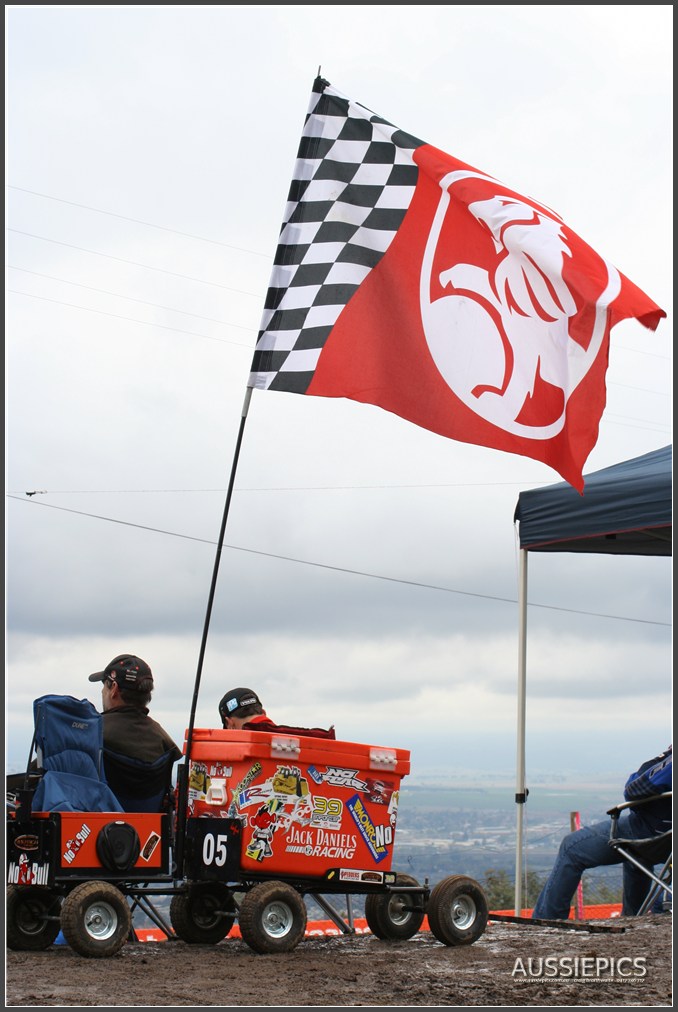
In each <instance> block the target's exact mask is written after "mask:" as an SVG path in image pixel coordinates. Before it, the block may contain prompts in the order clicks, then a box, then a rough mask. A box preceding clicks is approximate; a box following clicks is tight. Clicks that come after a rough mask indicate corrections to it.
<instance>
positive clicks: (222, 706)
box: [219, 688, 337, 738]
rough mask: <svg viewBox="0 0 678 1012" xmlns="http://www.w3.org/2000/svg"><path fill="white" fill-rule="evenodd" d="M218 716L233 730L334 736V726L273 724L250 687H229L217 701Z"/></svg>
mask: <svg viewBox="0 0 678 1012" xmlns="http://www.w3.org/2000/svg"><path fill="white" fill-rule="evenodd" d="M219 716H220V717H221V723H222V725H223V726H224V727H225V728H228V729H230V730H234V731H240V730H243V731H269V732H276V731H277V732H279V733H281V734H290V735H297V736H300V737H311V738H336V737H337V736H336V734H335V733H334V726H332V727H330V728H328V729H325V728H322V727H294V726H292V725H290V724H274V723H273V721H272V720H269V718H268V716H267V715H266V711H265V710H264V708H263V706H262V705H261V701H260V699H259V697H258V696H257V694H256V692H253V691H252V689H242V688H241V689H231V690H230V692H227V693H226V695H225V696H223V697H222V699H221V701H220V703H219Z"/></svg>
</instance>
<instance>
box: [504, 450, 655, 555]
mask: <svg viewBox="0 0 678 1012" xmlns="http://www.w3.org/2000/svg"><path fill="white" fill-rule="evenodd" d="M672 464H673V448H672V446H664V447H662V448H661V449H659V450H653V451H652V452H651V453H646V454H644V455H643V456H642V457H634V458H633V459H632V460H625V461H622V462H621V463H620V464H613V465H612V467H605V468H603V469H602V470H600V471H594V472H593V473H592V474H589V475H585V484H584V494H583V495H579V493H578V492H577V491H576V490H575V489H574V488H572V486H571V485H569V484H568V483H567V482H558V484H556V485H547V486H545V487H544V488H535V489H530V490H528V491H525V492H521V493H520V495H519V496H518V504H517V506H516V511H515V514H514V517H513V520H514V523H515V522H516V521H518V522H519V539H520V547H521V548H524V549H527V550H528V551H531V552H597V553H601V554H607V555H672V554H673V534H672V522H673V521H672V517H673V511H672V494H671V493H672V481H671V477H672Z"/></svg>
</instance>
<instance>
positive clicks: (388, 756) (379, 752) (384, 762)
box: [370, 748, 398, 770]
mask: <svg viewBox="0 0 678 1012" xmlns="http://www.w3.org/2000/svg"><path fill="white" fill-rule="evenodd" d="M397 762H398V757H397V755H396V752H395V749H392V748H371V749H370V769H371V770H379V769H384V768H386V767H388V768H390V769H395V766H396V764H397Z"/></svg>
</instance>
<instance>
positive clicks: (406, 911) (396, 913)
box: [365, 873, 424, 940]
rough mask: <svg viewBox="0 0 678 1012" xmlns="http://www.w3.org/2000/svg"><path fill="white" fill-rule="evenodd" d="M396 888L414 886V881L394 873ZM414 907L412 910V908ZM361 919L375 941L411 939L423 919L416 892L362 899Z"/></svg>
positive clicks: (406, 876) (388, 893)
mask: <svg viewBox="0 0 678 1012" xmlns="http://www.w3.org/2000/svg"><path fill="white" fill-rule="evenodd" d="M395 884H396V886H399V885H402V886H418V885H419V883H418V882H417V880H416V878H412V876H411V875H404V874H402V873H398V874H397V875H396V880H395ZM413 907H416V909H414V910H413V909H412V908H413ZM365 920H366V921H367V926H368V928H369V929H370V931H371V932H372V934H373V935H374V936H375V937H376V938H386V939H390V940H395V939H406V938H412V936H413V935H416V933H417V932H418V931H419V928H420V927H421V925H422V921H423V920H424V910H423V907H422V902H421V896H417V894H416V893H399V892H396V891H394V890H393V889H391V890H390V891H389V892H387V893H371V894H370V895H369V896H368V897H367V898H366V900H365Z"/></svg>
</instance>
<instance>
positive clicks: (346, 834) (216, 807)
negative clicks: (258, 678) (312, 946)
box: [184, 728, 410, 881]
mask: <svg viewBox="0 0 678 1012" xmlns="http://www.w3.org/2000/svg"><path fill="white" fill-rule="evenodd" d="M185 753H186V742H184V754H185ZM409 772H410V753H409V751H407V750H405V749H396V748H384V747H382V746H380V745H361V744H357V743H356V742H348V741H332V740H331V739H325V738H310V737H301V736H300V737H296V736H294V735H289V734H275V733H268V732H265V731H228V730H224V729H222V728H219V729H203V728H194V729H193V741H192V746H191V758H190V764H189V790H188V814H189V815H192V816H201V817H211V818H218V819H225V818H239V819H240V820H241V822H242V825H243V833H242V844H241V856H240V865H241V868H242V870H243V871H244V872H247V871H252V872H256V873H257V874H265V875H272V876H280V875H287V876H299V875H301V876H307V875H310V876H323V877H326V876H327V874H328V872H330V871H331V870H332V869H341V878H342V879H345V880H348V879H350V878H351V877H352V876H351V871H350V870H351V869H356V876H358V875H359V876H360V877H359V878H358V879H357V880H358V881H370V877H369V876H370V875H372V881H380V880H382V875H381V874H374V873H383V872H386V871H389V870H390V868H391V860H392V857H393V841H394V836H395V828H396V820H397V814H398V798H399V793H400V781H401V780H402V778H403V777H404V776H406V775H407V774H408V773H409Z"/></svg>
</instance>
